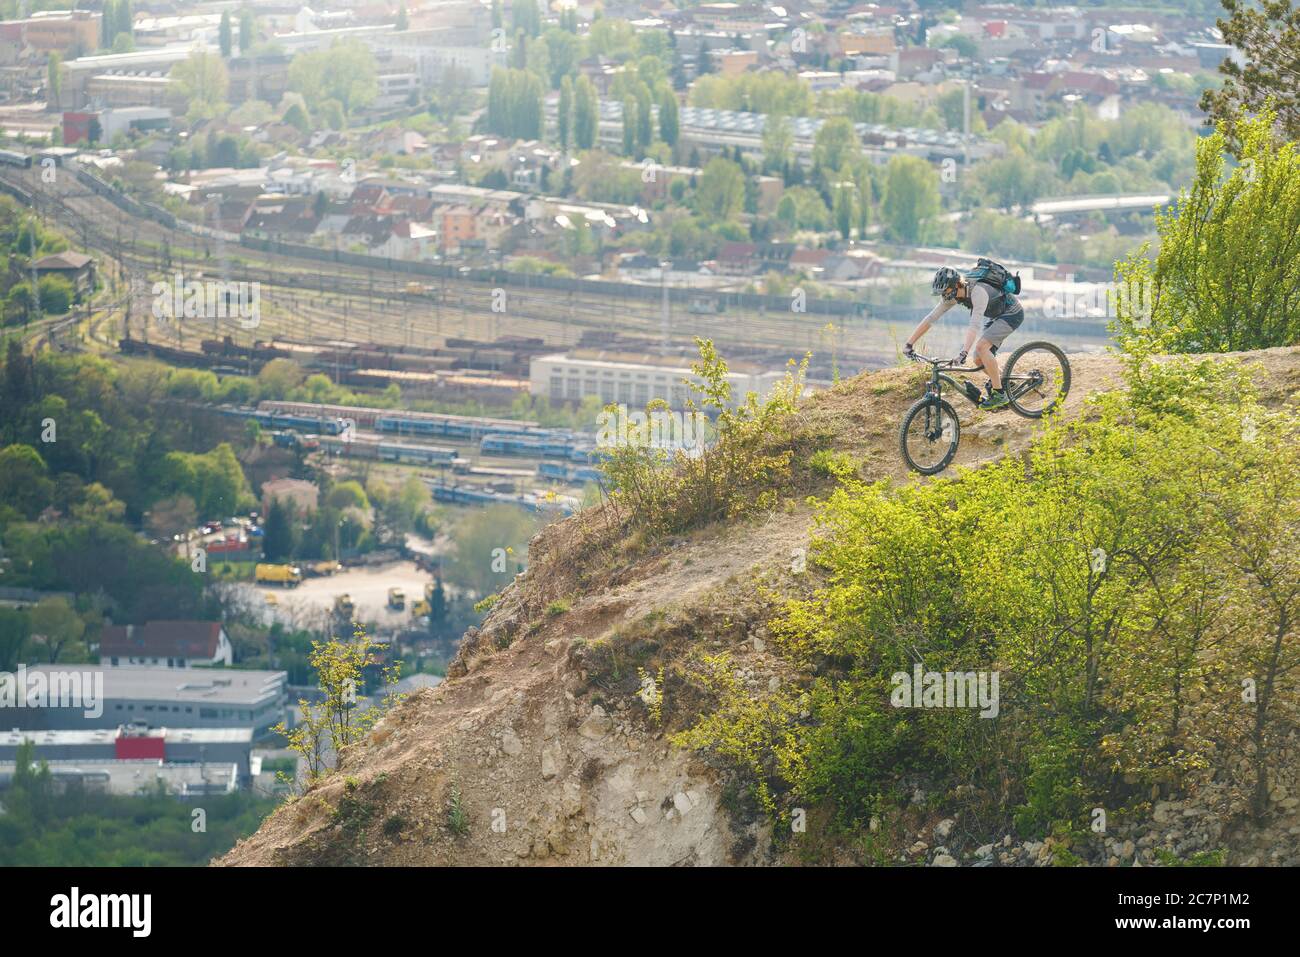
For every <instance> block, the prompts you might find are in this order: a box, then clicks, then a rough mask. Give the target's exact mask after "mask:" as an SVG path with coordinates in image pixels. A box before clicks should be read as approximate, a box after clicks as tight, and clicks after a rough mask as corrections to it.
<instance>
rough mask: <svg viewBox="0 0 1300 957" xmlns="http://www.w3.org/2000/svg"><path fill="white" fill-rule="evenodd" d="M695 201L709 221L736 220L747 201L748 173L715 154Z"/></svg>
mask: <svg viewBox="0 0 1300 957" xmlns="http://www.w3.org/2000/svg"><path fill="white" fill-rule="evenodd" d="M695 202H696V205H697V207H698V209H699V213H700V215H701V216H703V217H704V218H705V219H706V220H708V221H709V222H712V223H725V222H730V221H732V220H734V219H735V218H736V216H738V215H739V214H740V211H741V209H742V207H743V206H744V203H745V174H744V173H743V172H741V169H740V167H739V166H737V165H736V164H735V163H733V162H731V160H726V159H723V158H722V157H721V156H715V157H714V158H713V159H711V160H709V163H708V165H707V166H705V167H704V173H703V174H702V175H701V176H700V185H699V188H698V189H697V190H696V193H695Z"/></svg>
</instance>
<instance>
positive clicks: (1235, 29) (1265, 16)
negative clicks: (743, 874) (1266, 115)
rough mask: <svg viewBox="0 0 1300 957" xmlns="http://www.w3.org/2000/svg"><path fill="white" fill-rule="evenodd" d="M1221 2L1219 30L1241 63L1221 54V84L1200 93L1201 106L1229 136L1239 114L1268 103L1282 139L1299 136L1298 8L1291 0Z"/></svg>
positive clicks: (1236, 0)
mask: <svg viewBox="0 0 1300 957" xmlns="http://www.w3.org/2000/svg"><path fill="white" fill-rule="evenodd" d="M1221 3H1222V5H1223V9H1224V10H1225V11H1226V12H1227V14H1228V16H1227V18H1226V19H1225V18H1220V19H1219V21H1218V26H1219V30H1220V31H1221V32H1222V33H1223V40H1224V42H1225V43H1230V44H1232V45H1233V46H1234V47H1236V48H1237V49H1238V50H1239V51H1240V52H1241V54H1242V56H1243V59H1244V61H1245V64H1244V65H1241V64H1239V63H1238V62H1237V61H1236V60H1234V59H1233V58H1231V57H1229V58H1226V59H1224V61H1223V62H1222V63H1221V64H1220V65H1219V73H1220V74H1221V75H1222V76H1223V84H1222V86H1220V87H1219V88H1218V89H1208V90H1206V91H1205V92H1204V93H1203V94H1202V96H1201V109H1203V110H1205V112H1206V113H1207V114H1208V115H1209V118H1210V121H1211V122H1214V123H1216V125H1218V126H1219V127H1220V128H1221V129H1224V130H1225V135H1229V136H1232V135H1233V127H1234V124H1235V123H1236V122H1237V120H1238V118H1239V117H1241V116H1244V115H1247V114H1255V113H1259V112H1261V111H1263V110H1265V109H1268V110H1270V111H1271V112H1272V114H1273V116H1274V119H1275V121H1276V122H1277V124H1278V128H1279V130H1280V131H1281V133H1282V135H1283V136H1284V137H1285V138H1286V139H1288V140H1292V141H1294V140H1297V139H1300V86H1297V84H1296V76H1297V75H1300V10H1298V9H1296V8H1295V6H1294V5H1293V4H1292V2H1291V0H1260V2H1259V3H1247V2H1245V0H1221ZM1234 145H1235V140H1234Z"/></svg>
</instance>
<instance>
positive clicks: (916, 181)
mask: <svg viewBox="0 0 1300 957" xmlns="http://www.w3.org/2000/svg"><path fill="white" fill-rule="evenodd" d="M936 179H937V176H936V174H935V171H934V169H933V167H931V166H930V164H929V163H927V162H926V161H925V160H923V159H921V158H920V157H919V156H895V157H894V158H893V159H891V160H890V161H889V165H888V166H887V167H886V168H885V195H884V202H883V203H882V206H881V213H882V214H883V215H884V218H885V225H886V226H887V227H888V228H889V232H890V234H891V235H892V236H893V237H894V238H895V239H898V240H900V241H901V242H905V243H916V242H919V241H920V240H921V238H922V234H923V230H924V228H925V224H926V222H927V220H929V219H931V218H933V217H934V216H937V215H938V214H939V187H938V184H937V183H936V182H935V181H936Z"/></svg>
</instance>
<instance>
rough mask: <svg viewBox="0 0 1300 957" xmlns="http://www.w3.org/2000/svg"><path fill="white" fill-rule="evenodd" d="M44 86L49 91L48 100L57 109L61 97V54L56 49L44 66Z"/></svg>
mask: <svg viewBox="0 0 1300 957" xmlns="http://www.w3.org/2000/svg"><path fill="white" fill-rule="evenodd" d="M45 77H46V79H45V87H46V89H47V90H48V91H49V96H50V100H51V101H52V102H53V105H54V108H55V109H58V107H59V102H60V101H61V100H62V98H63V56H62V54H60V53H59V52H58V51H55V52H53V53H51V54H50V59H49V63H48V64H47V65H46V67H45Z"/></svg>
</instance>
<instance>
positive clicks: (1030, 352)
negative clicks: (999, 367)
mask: <svg viewBox="0 0 1300 957" xmlns="http://www.w3.org/2000/svg"><path fill="white" fill-rule="evenodd" d="M1002 379H1003V385H1004V386H1005V387H1006V391H1007V398H1008V399H1010V400H1011V408H1013V409H1014V410H1015V411H1016V412H1018V413H1019V414H1020V415H1023V416H1024V417H1025V418H1027V419H1041V418H1042V417H1043V416H1044V415H1046V414H1047V413H1048V412H1053V411H1055V410H1056V409H1059V408H1060V407H1061V404H1062V403H1063V402H1065V397H1066V396H1067V395H1069V394H1070V360H1069V359H1067V358H1065V353H1064V352H1062V351H1061V350H1060V349H1058V348H1057V347H1056V346H1054V345H1052V344H1051V343H1050V342H1026V343H1025V344H1024V345H1023V346H1021V347H1020V348H1019V349H1017V350H1016V351H1015V352H1013V353H1012V354H1011V358H1010V359H1008V360H1007V367H1006V369H1005V370H1004V371H1003V373H1002Z"/></svg>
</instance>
